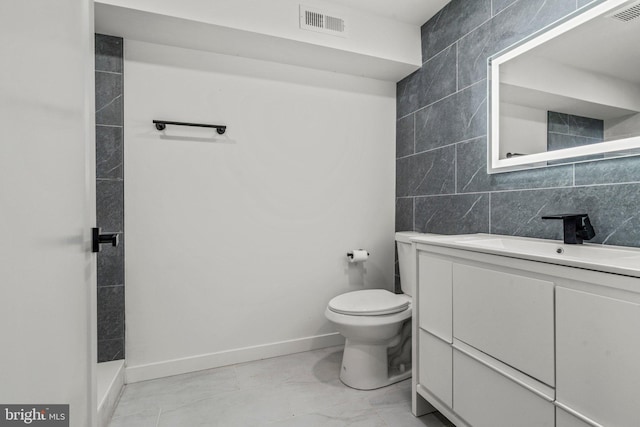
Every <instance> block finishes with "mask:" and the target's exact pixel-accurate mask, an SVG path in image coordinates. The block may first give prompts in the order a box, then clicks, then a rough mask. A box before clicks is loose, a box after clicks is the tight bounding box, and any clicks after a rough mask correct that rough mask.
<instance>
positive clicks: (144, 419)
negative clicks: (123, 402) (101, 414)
mask: <svg viewBox="0 0 640 427" xmlns="http://www.w3.org/2000/svg"><path fill="white" fill-rule="evenodd" d="M158 418H160V410H159V409H151V410H147V411H143V412H139V413H137V414H131V415H125V416H122V417H114V418H112V419H111V422H110V423H109V427H156V426H157V423H158Z"/></svg>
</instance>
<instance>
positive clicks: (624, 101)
mask: <svg viewBox="0 0 640 427" xmlns="http://www.w3.org/2000/svg"><path fill="white" fill-rule="evenodd" d="M604 3H617V5H616V6H618V7H615V8H613V9H612V10H607V11H605V12H604V13H602V14H601V15H598V16H595V17H593V18H590V19H589V20H588V21H587V22H584V23H581V24H579V25H578V26H576V27H575V28H571V29H570V30H569V31H566V32H564V33H561V34H559V35H556V36H554V37H552V38H551V39H549V40H546V41H544V42H543V43H542V44H539V45H537V46H536V47H533V48H530V49H527V50H526V52H523V53H522V54H518V55H517V56H515V57H513V58H510V59H508V60H506V61H504V62H502V63H500V65H499V74H498V76H499V77H498V78H499V148H498V151H499V152H498V153H497V157H498V159H513V158H518V157H522V156H527V155H532V154H536V153H544V152H549V151H556V150H562V149H566V148H573V147H582V146H587V145H592V144H598V143H602V142H608V141H616V140H620V139H625V138H630V137H638V136H640V1H633V2H620V1H617V2H604ZM620 3H624V4H622V5H619V4H620ZM494 76H495V74H494ZM495 111H496V110H495V109H493V111H492V112H494V113H495ZM493 123H496V122H493ZM494 149H495V148H494ZM630 154H636V150H631V151H630V150H627V151H622V152H621V151H618V152H616V153H606V152H604V153H602V152H601V153H598V154H591V155H588V156H581V157H572V158H570V159H567V158H566V157H567V156H564V157H565V158H564V159H559V160H546V161H545V162H543V163H544V165H546V164H557V163H565V162H567V161H572V162H574V161H583V160H592V159H600V158H606V157H610V156H619V155H630ZM639 154H640V153H639ZM560 157H562V156H560ZM540 165H541V164H540V163H539V164H537V165H534V166H540Z"/></svg>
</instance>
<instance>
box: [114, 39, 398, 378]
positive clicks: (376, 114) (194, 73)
mask: <svg viewBox="0 0 640 427" xmlns="http://www.w3.org/2000/svg"><path fill="white" fill-rule="evenodd" d="M124 74H125V85H124V87H125V175H126V180H127V181H126V182H127V185H126V186H125V228H126V230H127V242H126V268H127V270H126V283H127V291H126V292H127V294H126V319H127V365H128V371H127V376H128V380H129V381H137V380H141V379H146V378H151V377H156V376H161V375H168V374H173V373H177V372H186V371H189V370H194V369H204V368H208V367H213V366H218V365H222V364H228V363H235V362H239V361H243V360H249V359H257V358H261V357H267V356H272V355H276V354H282V353H286V352H294V351H302V350H305V349H308V348H314V347H321V346H326V345H332V344H335V343H339V342H341V339H340V337H339V336H338V335H336V334H335V333H334V329H333V328H332V327H331V325H330V324H329V323H328V321H327V320H326V319H325V318H324V309H325V307H326V304H327V302H328V301H329V299H330V298H332V297H333V296H335V295H338V294H340V293H343V292H346V291H350V290H357V289H362V288H363V287H367V288H387V289H393V270H394V267H393V263H394V191H395V185H394V182H395V178H394V177H395V170H394V168H395V165H394V152H395V142H394V141H395V102H396V101H395V84H393V83H388V82H381V81H376V80H368V79H364V78H358V77H353V76H346V75H340V74H335V73H328V72H323V71H313V70H309V69H304V68H299V67H293V66H289V65H279V64H274V63H269V62H261V61H257V60H251V59H245V58H238V57H231V56H223V55H218V54H213V53H204V52H199V51H190V50H186V49H182V48H175V47H167V46H160V45H153V44H147V43H142V42H136V41H132V40H125V73H124ZM152 119H165V120H177V121H192V122H203V123H219V124H225V125H228V130H227V133H226V134H225V135H224V136H218V135H217V134H216V133H215V132H214V131H211V130H202V129H193V128H184V127H171V126H168V127H167V130H166V131H165V132H166V135H163V134H162V133H160V132H158V131H156V130H155V128H154V127H153V125H152V123H151V121H152ZM353 248H366V249H368V250H369V251H370V252H371V258H370V260H369V261H368V262H367V263H366V264H365V265H364V268H362V267H361V266H353V265H348V264H347V262H346V252H347V251H348V250H350V249H353Z"/></svg>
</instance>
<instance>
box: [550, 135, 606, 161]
mask: <svg viewBox="0 0 640 427" xmlns="http://www.w3.org/2000/svg"><path fill="white" fill-rule="evenodd" d="M598 142H602V140H601V139H593V138H587V137H584V136H576V135H566V134H563V133H553V132H549V133H547V151H555V150H561V149H563V148H574V147H582V146H585V145H590V144H597V143H598ZM602 158H604V154H592V155H589V156H579V157H572V158H570V159H561V160H549V161H548V162H547V164H548V165H558V164H565V163H574V162H583V161H588V160H597V159H602Z"/></svg>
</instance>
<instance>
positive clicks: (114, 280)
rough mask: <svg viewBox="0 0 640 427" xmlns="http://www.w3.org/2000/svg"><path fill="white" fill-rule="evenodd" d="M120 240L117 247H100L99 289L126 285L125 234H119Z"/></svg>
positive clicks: (98, 255)
mask: <svg viewBox="0 0 640 427" xmlns="http://www.w3.org/2000/svg"><path fill="white" fill-rule="evenodd" d="M106 231H108V230H106ZM118 238H119V242H118V246H116V247H113V246H111V245H100V246H101V247H100V252H98V254H97V260H98V263H97V264H98V287H101V286H116V285H124V246H125V243H124V241H125V239H124V233H119V235H118Z"/></svg>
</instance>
